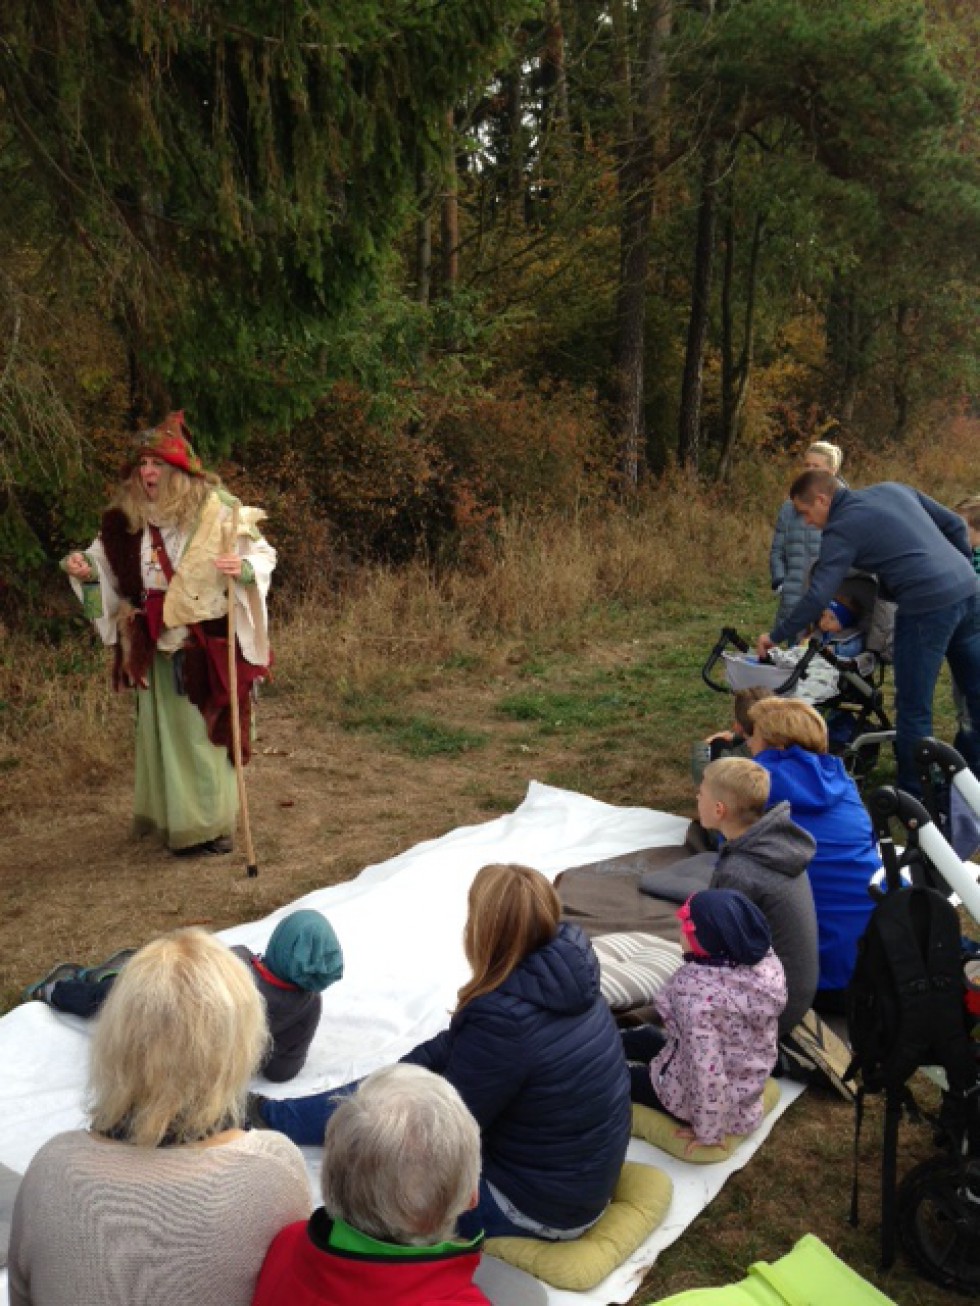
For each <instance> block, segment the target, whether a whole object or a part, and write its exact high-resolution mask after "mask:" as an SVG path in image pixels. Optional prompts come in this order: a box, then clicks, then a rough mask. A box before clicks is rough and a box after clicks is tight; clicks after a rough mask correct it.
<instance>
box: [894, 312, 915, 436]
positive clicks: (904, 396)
mask: <svg viewBox="0 0 980 1306" xmlns="http://www.w3.org/2000/svg"><path fill="white" fill-rule="evenodd" d="M911 317H912V314H911V312H910V311H909V306H908V304H905V303H902V304H899V306H898V308H897V309H896V311H895V371H894V374H893V381H892V399H893V400H894V403H895V423H894V425H893V427H892V439H893V440H894V441H896V443H898V442H900V441H902V440H904V439H905V435H906V432H907V431H908V424H909V411H910V409H911V401H910V398H909V348H908V336H907V332H908V329H909V325H910V322H911Z"/></svg>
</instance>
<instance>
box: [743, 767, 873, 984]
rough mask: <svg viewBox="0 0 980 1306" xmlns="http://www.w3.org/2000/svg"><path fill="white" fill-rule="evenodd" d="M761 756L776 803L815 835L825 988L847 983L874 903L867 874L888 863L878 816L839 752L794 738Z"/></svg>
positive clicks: (813, 868)
mask: <svg viewBox="0 0 980 1306" xmlns="http://www.w3.org/2000/svg"><path fill="white" fill-rule="evenodd" d="M755 760H756V761H757V762H758V763H759V765H760V766H764V767H765V769H766V770H767V771H768V772H769V776H770V786H769V806H770V807H773V806H775V804H776V803H781V802H784V801H788V802H789V805H790V814H791V816H792V818H793V820H794V821H795V822H796V824H797V825H799V826H802V828H803V829H804V830H806V831H807V832H808V833H809V834H811V835H812V836H813V838H814V840H815V841H816V845H817V850H816V852H815V853H814V855H813V859H812V860H811V862H810V865H809V866H808V867H807V875H808V876H809V878H810V887H811V888H812V890H813V904H814V906H815V907H816V909H817V929H818V932H819V936H820V980H819V984H818V991H819V989H842V988H845V987H846V986H847V985H848V984H849V983H850V979H851V974H852V973H853V971H854V962H855V960H856V957H857V941H858V939H859V938H860V937H861V935H862V934H863V933H864V930H865V927H866V926H867V923H868V917H869V916H870V915H871V912H872V910H873V909H874V902H873V900H872V899H871V897H870V896H869V894H868V882H869V880H870V879H871V877H872V875H874V873H875V871H877V870H879V869H880V867H881V856H880V854H879V852H878V846H877V844H876V843H875V838H874V833H873V831H872V828H871V818H870V817H869V816H868V813H867V812H866V811H865V808H864V804H863V803H862V802H861V799H860V796H859V795H858V791H857V786H856V785H855V783H854V781H853V780H852V779H851V777H850V776H849V775H848V774H847V772H846V771H845V770H844V763H843V762H842V761H841V759H840V758H839V757H833V756H831V755H830V754H829V753H809V752H807V751H806V749H804V748H799V747H798V746H797V745H795V744H794V745H793V746H792V747H791V748H766V749H764V750H763V751H762V752H761V753H758V754H757V755H756V758H755Z"/></svg>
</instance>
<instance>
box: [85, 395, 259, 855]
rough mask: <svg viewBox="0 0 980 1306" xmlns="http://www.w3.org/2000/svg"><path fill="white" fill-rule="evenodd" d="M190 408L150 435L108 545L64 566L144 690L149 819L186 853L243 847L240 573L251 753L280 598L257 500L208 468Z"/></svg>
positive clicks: (143, 822) (141, 736)
mask: <svg viewBox="0 0 980 1306" xmlns="http://www.w3.org/2000/svg"><path fill="white" fill-rule="evenodd" d="M189 434H190V433H189V432H188V430H187V426H186V425H185V423H184V415H183V413H182V412H177V413H171V414H170V415H169V416H168V417H167V418H166V419H165V420H164V421H163V422H162V423H161V424H160V425H159V426H157V427H154V428H153V429H152V430H149V431H144V432H143V433H142V434H141V435H140V437H139V444H138V447H137V450H136V456H135V459H134V462H133V463H132V464H131V465H130V466H129V468H128V469H127V470H126V472H125V474H124V477H123V480H122V482H121V484H120V486H119V489H118V491H117V493H116V495H115V498H114V500H113V502H112V504H111V506H110V508H109V510H108V511H107V512H106V513H105V515H104V516H103V518H102V525H101V528H100V530H99V535H98V537H97V539H96V540H95V542H94V543H93V544H92V545H91V547H90V548H89V549H87V550H86V551H85V552H84V553H80V552H78V553H70V554H69V555H68V557H67V558H66V559H65V560H64V563H63V567H64V569H65V571H66V572H67V573H68V576H69V578H70V580H71V584H72V587H73V589H74V590H75V593H76V594H77V595H78V597H79V598H80V599H81V601H82V604H83V610H84V612H85V615H86V616H87V617H89V618H91V620H92V621H93V622H94V624H95V628H96V630H97V631H98V633H99V635H100V636H101V638H102V641H103V643H105V644H107V645H110V646H113V647H114V648H115V663H114V668H113V685H114V687H115V688H116V689H124V688H133V689H135V691H136V795H135V830H136V833H137V834H139V835H143V834H148V833H157V834H159V835H161V836H162V837H163V838H164V839H165V841H166V843H167V846H168V847H169V848H170V849H171V851H172V852H175V853H179V854H187V853H205V852H208V853H222V852H230V851H231V846H232V835H233V833H234V828H235V819H236V814H237V809H238V792H237V785H236V781H235V771H234V766H233V763H232V759H231V755H230V748H231V719H230V703H229V693H228V651H227V649H228V646H227V626H228V621H227V613H228V586H229V582H230V581H231V582H232V583H233V584H234V592H235V599H236V604H237V609H236V620H235V625H236V632H237V670H238V676H237V679H238V698H239V713H240V720H241V727H242V728H241V738H242V756H243V761H247V760H248V745H249V725H250V714H249V703H250V690H251V686H252V684H253V682H254V681H255V680H257V679H259V678H261V677H262V676H264V675H265V674H266V673H267V671H268V665H269V657H270V654H269V639H268V626H267V614H266V595H267V593H268V589H269V579H270V577H271V575H272V570H273V568H274V566H275V563H276V553H275V550H274V549H273V548H272V546H271V545H270V544H268V543H267V542H266V540H264V539H263V537H262V536H261V534H260V533H259V530H258V523H259V522H260V521H262V519H263V518H264V516H265V514H264V513H263V512H262V511H261V510H260V509H258V508H247V507H244V506H242V505H241V504H239V503H238V501H237V500H236V499H235V498H234V497H233V496H232V495H230V494H229V493H228V491H227V490H225V489H224V487H223V486H222V485H221V482H220V481H219V480H218V478H217V477H216V476H214V475H212V474H211V473H209V472H206V471H205V470H204V467H203V466H202V464H201V460H200V459H199V458H198V457H197V455H196V454H195V453H194V450H193V448H192V447H191V443H190V440H189V438H188V437H189Z"/></svg>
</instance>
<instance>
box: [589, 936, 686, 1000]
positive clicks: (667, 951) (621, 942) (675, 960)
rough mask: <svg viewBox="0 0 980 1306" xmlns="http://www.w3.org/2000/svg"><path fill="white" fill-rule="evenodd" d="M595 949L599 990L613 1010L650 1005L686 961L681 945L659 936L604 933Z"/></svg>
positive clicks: (594, 946)
mask: <svg viewBox="0 0 980 1306" xmlns="http://www.w3.org/2000/svg"><path fill="white" fill-rule="evenodd" d="M592 946H593V948H594V949H595V954H596V956H597V957H598V958H599V988H600V989H601V991H602V996H603V997H604V998H605V999H606V1001H607V1002H608V1003H609V1006H610V1007H611V1008H612V1010H613V1011H631V1010H632V1009H633V1008H634V1007H646V1006H649V1005H650V1003H651V1002H652V1001H653V1000H654V998H655V997H656V996H657V994H658V993H659V992H660V990H661V989H662V988H663V986H664V984H666V982H667V980H669V979H670V977H671V975H673V973H674V971H675V970H677V968H678V966H680V964H681V961H682V960H683V954H682V952H681V947H680V944H679V943H672V942H668V940H667V939H661V938H658V937H657V935H656V934H642V933H639V932H637V933H630V934H600V935H599V936H598V937H597V938H594V939H593V940H592Z"/></svg>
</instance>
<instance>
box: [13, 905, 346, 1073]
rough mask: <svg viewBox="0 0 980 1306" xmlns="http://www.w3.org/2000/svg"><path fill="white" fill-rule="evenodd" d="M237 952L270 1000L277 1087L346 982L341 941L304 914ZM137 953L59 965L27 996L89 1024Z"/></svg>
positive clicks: (324, 923) (266, 1065)
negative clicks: (329, 998) (259, 949)
mask: <svg viewBox="0 0 980 1306" xmlns="http://www.w3.org/2000/svg"><path fill="white" fill-rule="evenodd" d="M231 950H232V952H234V953H235V955H236V956H237V957H240V958H241V959H242V961H243V962H244V963H245V965H246V966H247V967H248V970H249V974H250V975H251V976H252V978H253V980H254V981H255V984H256V987H257V988H258V990H259V992H260V993H261V994H262V998H263V1000H264V1002H265V1008H266V1017H267V1019H268V1022H269V1034H270V1035H271V1045H270V1048H269V1053H268V1055H267V1057H266V1059H265V1061H264V1062H263V1064H262V1074H263V1075H264V1076H265V1078H266V1079H268V1080H271V1081H272V1082H273V1083H276V1084H282V1083H285V1082H286V1081H287V1080H290V1079H293V1078H294V1077H295V1076H296V1075H298V1074H299V1072H300V1071H301V1070H302V1068H303V1065H304V1064H305V1062H306V1056H307V1053H308V1052H309V1050H310V1044H311V1043H312V1041H313V1035H314V1034H315V1033H316V1028H317V1025H318V1024H319V1023H320V1012H321V1009H322V1005H323V1004H322V999H321V997H320V994H321V993H322V992H323V990H324V989H327V988H329V987H330V985H331V984H335V983H336V982H337V980H339V979H341V978H342V976H343V973H344V954H343V952H342V951H341V948H340V943H339V941H338V939H337V936H336V934H335V933H334V930H333V927H332V926H331V924H330V922H329V921H328V920H327V918H326V917H325V916H323V915H321V913H320V912H318V911H312V910H310V909H309V908H304V909H301V910H299V911H293V912H290V913H289V915H288V916H284V917H283V918H282V920H281V921H280V922H279V923H278V925H277V926H276V928H275V929H274V930H273V931H272V934H271V935H270V937H269V942H268V944H267V945H266V949H265V952H264V953H263V954H262V956H258V955H257V954H256V953H254V952H252V951H251V950H250V949H249V948H246V947H244V946H243V945H242V944H236V945H235V946H234V947H233V948H232V949H231ZM134 951H135V950H134V949H132V948H125V949H123V950H122V951H120V952H116V953H113V955H112V956H111V957H109V958H108V959H107V960H106V961H104V962H103V963H102V964H101V965H99V966H91V967H84V966H78V965H76V964H75V963H74V962H61V963H59V965H57V966H55V967H54V968H53V969H52V970H50V971H48V973H47V974H46V975H45V976H44V977H43V978H42V979H40V980H38V982H37V983H36V984H32V985H31V987H30V988H29V989H27V991H26V993H25V995H24V996H25V997H26V998H34V999H37V1000H38V1001H40V1002H46V1003H48V1005H49V1006H52V1007H54V1008H55V1009H56V1010H58V1011H66V1012H69V1013H70V1014H72V1015H75V1016H82V1017H83V1018H84V1019H88V1018H90V1017H92V1016H94V1015H96V1014H97V1013H98V1012H99V1010H100V1009H101V1007H102V1004H103V1002H104V1001H105V1000H106V998H107V997H108V996H109V991H110V989H111V988H112V985H113V982H114V981H115V978H116V976H117V975H118V974H119V971H120V970H121V969H122V967H123V966H124V965H125V964H126V962H127V961H128V960H129V958H130V957H131V956H132V955H133V952H134Z"/></svg>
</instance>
